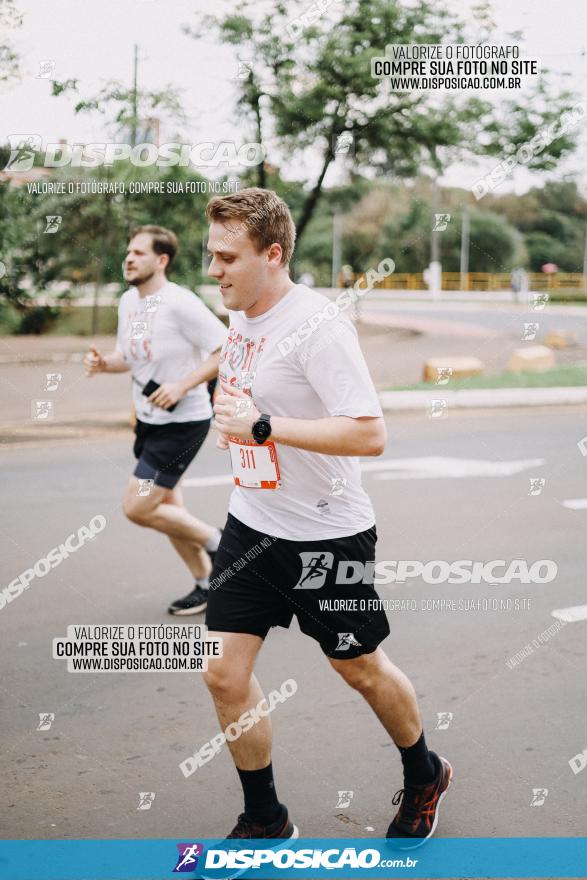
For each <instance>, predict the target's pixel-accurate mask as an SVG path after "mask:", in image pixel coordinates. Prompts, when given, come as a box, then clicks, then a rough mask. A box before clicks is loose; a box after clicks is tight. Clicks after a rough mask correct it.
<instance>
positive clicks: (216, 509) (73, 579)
mask: <svg viewBox="0 0 587 880" xmlns="http://www.w3.org/2000/svg"><path fill="white" fill-rule="evenodd" d="M388 428H389V435H390V441H389V444H388V448H387V450H386V453H385V455H384V456H383V459H379V460H370V461H369V462H367V464H368V465H370V466H372V465H374V463H375V461H377V463H378V464H379V465H380V469H379V470H373V469H371V470H367V471H366V472H365V476H364V480H365V485H366V487H367V489H368V491H369V492H370V494H371V496H372V499H373V502H374V506H375V509H376V513H377V518H378V532H379V544H378V559H379V560H385V559H387V560H420V561H423V562H426V561H429V560H446V561H449V562H450V561H453V560H457V559H471V560H481V561H488V560H492V559H505V560H510V559H526V560H528V561H529V562H532V561H534V560H539V559H550V560H554V561H555V562H556V565H557V566H558V575H557V577H556V579H555V580H554V581H552V582H551V583H547V584H519V583H517V582H513V583H512V584H511V585H509V586H505V585H501V586H491V585H489V584H480V585H473V584H467V585H460V586H458V585H449V584H446V583H444V584H435V585H433V584H428V585H427V584H425V583H423V582H422V581H421V579H416V580H412V581H409V580H408V581H407V582H406V583H405V584H401V585H387V586H382V587H380V588H379V593H380V596H381V597H382V598H385V599H405V600H415V602H416V605H417V610H414V611H408V610H405V611H402V610H396V611H390V612H389V616H390V624H391V635H390V637H389V638H388V639H387V641H386V642H385V644H384V647H385V649H386V650H387V652H388V654H389V655H390V656H391V657H392V659H393V660H394V661H395V662H396V663H397V664H398V665H399V666H400V667H401V668H403V669H404V670H405V672H406V673H407V674H408V675H409V676H410V677H411V679H412V680H413V682H414V685H415V687H416V689H417V692H418V695H419V699H420V703H421V708H422V713H423V717H424V723H425V729H426V731H427V738H428V741H429V743H430V745H431V746H432V747H433V748H435V749H437V750H438V751H440V752H441V753H442V754H444V755H446V756H447V757H448V758H449V759H450V760H451V762H452V763H453V765H454V770H455V778H454V785H453V786H452V787H451V791H450V793H449V796H448V797H447V798H446V800H445V801H444V807H443V813H442V816H441V820H440V824H439V829H438V834H439V835H441V836H446V837H461V836H466V837H476V836H506V837H507V836H512V837H520V836H539V835H545V836H567V835H568V836H580V835H583V834H584V833H585V825H584V816H585V810H586V807H587V797H586V785H587V772H581V773H578V774H574V773H573V771H572V769H571V768H570V766H569V761H570V759H571V758H572V757H573V756H574V755H576V754H577V753H579V752H581V751H582V750H583V749H585V748H586V747H587V726H586V719H585V706H586V705H587V676H586V675H585V671H586V668H587V667H586V657H585V654H586V638H585V636H586V629H585V628H586V626H587V623H573V624H568V625H566V626H565V627H563V628H562V629H561V630H560V632H557V633H556V634H554V635H553V636H552V638H550V640H548V641H547V642H546V643H545V644H541V645H539V647H537V648H536V649H535V650H534V651H533V653H531V654H530V656H527V657H526V658H525V659H523V660H522V662H520V663H519V664H518V665H516V666H514V667H513V668H508V666H507V665H506V661H507V660H508V659H509V658H511V657H512V656H514V655H515V654H516V653H517V652H519V651H521V650H522V649H523V648H524V646H525V645H526V644H528V643H531V642H532V640H533V639H538V636H539V635H540V634H541V633H543V632H544V631H545V630H546V629H547V628H548V627H549V626H551V625H552V624H553V623H554V619H553V618H552V617H551V611H552V610H553V609H555V608H560V607H564V606H570V605H580V604H585V602H586V587H585V564H584V559H585V549H584V548H585V525H586V522H587V511H585V510H572V509H569V508H567V507H565V506H564V504H563V502H564V501H566V500H568V499H576V498H580V497H587V457H583V456H582V455H581V454H580V452H579V450H578V447H577V442H578V440H580V439H581V437H583V436H584V435H585V433H587V427H586V423H585V411H584V410H581V409H569V410H563V409H556V410H552V409H551V410H548V411H539V410H525V411H519V412H507V413H499V414H496V413H495V412H491V413H479V412H466V413H459V414H458V415H456V414H450V415H449V417H448V418H447V419H445V420H428V419H427V418H426V417H423V416H422V417H420V416H416V415H414V416H403V417H394V418H393V419H389V420H388ZM448 459H450V461H448ZM464 460H466V461H467V462H468V465H467V466H465V464H464V463H463V462H464ZM382 462H385V463H382ZM0 466H1V468H2V472H3V485H4V504H3V506H2V511H1V513H0V517H1V520H2V523H1V529H2V545H1V547H2V560H3V563H4V565H3V570H4V577H3V581H4V583H5V584H7V583H8V582H9V581H11V580H12V579H13V578H14V577H16V576H17V575H18V574H19V573H20V572H22V571H24V570H25V569H27V568H28V567H30V566H31V565H33V564H34V563H35V561H36V560H38V559H40V558H42V557H44V556H45V555H46V553H47V551H48V550H49V549H50V548H52V547H55V546H56V545H58V544H59V543H61V542H63V541H64V539H65V538H66V537H67V536H68V535H69V534H71V533H72V532H74V531H77V530H78V529H79V528H80V526H82V525H87V524H88V522H89V521H90V520H91V519H92V518H93V517H94V516H96V515H98V514H101V515H103V516H104V517H105V518H106V527H105V528H104V530H103V531H102V532H101V533H100V534H99V535H97V536H96V538H95V539H94V540H93V541H91V542H88V543H87V544H85V545H84V546H83V547H82V548H81V549H80V550H78V551H77V552H76V553H74V554H72V555H71V556H70V557H69V558H68V559H67V560H65V561H63V562H62V563H61V565H59V566H58V567H56V568H54V569H52V570H51V571H50V572H49V574H47V575H46V576H45V577H43V578H35V579H34V580H33V581H32V583H31V586H30V589H29V590H28V591H26V592H25V593H23V594H22V595H20V596H18V597H17V598H16V599H14V601H12V602H11V603H10V604H9V605H7V606H6V607H4V608H3V609H2V610H0V624H1V625H2V629H3V638H2V647H1V654H2V671H3V672H2V679H1V682H0V694H1V698H2V703H3V710H2V715H3V741H2V744H3V750H2V751H3V756H2V802H3V803H2V808H1V811H0V812H1V814H2V822H1V826H2V830H1V835H2V836H3V837H5V838H61V839H70V838H86V837H88V838H102V837H103V838H149V837H157V838H164V837H171V838H176V839H178V840H179V839H186V840H188V839H192V838H194V839H199V838H205V837H214V836H217V835H222V834H224V833H225V832H227V831H228V830H229V829H230V827H232V824H233V822H234V820H235V817H236V814H237V813H238V812H239V811H240V809H241V801H240V791H239V786H238V783H237V780H236V778H235V774H234V771H233V768H232V765H231V762H230V759H229V755H228V753H227V750H226V748H223V749H222V751H221V753H220V754H219V755H218V756H216V757H215V758H214V759H213V760H212V761H210V762H209V763H208V764H206V765H205V766H204V767H202V768H200V769H199V770H197V772H196V773H195V774H193V775H192V776H191V777H190V778H189V779H185V778H184V776H183V775H182V774H181V772H180V770H179V766H178V765H179V762H180V761H182V760H183V759H184V758H185V757H187V756H188V755H191V754H192V753H193V752H195V751H196V750H197V749H198V748H199V747H200V746H201V745H203V744H204V743H205V742H206V741H207V740H209V739H210V738H211V737H212V736H214V735H215V733H216V732H217V722H216V718H215V715H214V712H213V710H212V706H211V703H210V700H209V698H208V695H207V692H206V690H205V687H204V684H203V682H202V681H201V680H200V678H199V676H198V675H194V674H192V673H188V672H174V673H171V672H170V673H166V672H150V673H135V674H124V673H110V674H72V673H68V672H67V671H66V667H65V662H64V661H62V660H53V659H52V657H51V646H52V639H53V638H55V637H58V636H63V635H65V631H66V627H67V626H68V625H69V624H111V625H116V624H123V623H126V624H129V623H134V624H140V623H143V624H159V623H168V622H169V621H170V620H171V618H169V617H168V616H167V615H166V613H165V608H166V605H167V603H168V602H169V600H171V599H173V598H176V597H177V596H179V595H182V594H183V593H184V592H187V590H188V589H189V579H188V578H187V577H186V575H185V572H184V571H183V569H182V565H181V563H180V562H179V560H178V559H177V558H176V557H175V556H174V554H173V552H172V550H171V548H170V546H169V545H168V544H167V542H166V540H165V539H164V538H163V537H161V536H159V535H156V534H154V533H151V532H149V531H147V530H141V529H140V528H138V527H136V526H133V525H132V524H131V523H129V522H127V521H126V520H125V518H124V516H123V515H122V512H121V509H120V495H121V490H122V487H123V486H124V484H125V482H126V478H127V474H128V473H129V470H130V467H131V452H130V434H129V436H128V437H122V438H121V437H104V438H102V439H99V440H88V441H85V442H84V443H83V444H82V443H79V442H78V443H68V442H63V443H60V444H57V445H48V444H45V445H42V444H40V445H35V446H34V447H30V448H25V447H23V448H15V449H12V450H10V449H3V450H2V451H1V452H0ZM449 470H450V473H451V474H452V476H451V477H446V476H443V474H446V473H448V471H449ZM467 473H468V475H467ZM224 474H226V460H225V457H224V455H223V454H222V453H221V452H219V451H218V450H216V449H215V448H214V447H213V445H212V443H211V442H210V440H209V441H208V442H207V443H206V445H205V447H204V449H203V450H202V453H201V454H200V456H199V458H198V460H197V462H196V463H195V464H194V465H192V467H191V468H190V471H189V472H188V475H187V479H189V480H190V481H191V485H188V487H187V488H186V497H187V499H188V503H189V506H190V508H191V509H192V510H193V511H194V513H200V514H202V515H205V517H206V518H207V519H209V520H210V521H212V522H215V523H218V524H221V523H222V522H223V520H224V517H225V512H226V507H227V501H228V496H229V491H230V487H229V485H227V484H226V483H223V482H222V481H221V480H220V479H219V480H216V481H214V480H213V479H211V478H213V477H214V476H219V477H221V476H222V475H224ZM531 478H532V479H536V478H544V479H545V484H544V488H543V490H542V492H541V494H539V495H530V494H529V491H530V479H531ZM433 599H447V600H448V599H454V600H455V601H456V602H457V603H458V601H459V600H463V602H464V603H465V605H466V603H467V602H469V603H470V602H471V600H475V602H476V601H477V600H483V599H487V600H488V601H489V605H490V606H491V600H492V599H498V605H499V604H500V600H504V602H503V610H495V611H494V610H491V607H490V609H489V610H483V606H482V605H481V607H480V608H477V607H476V606H475V605H469V607H470V610H460V611H459V610H456V611H455V610H445V611H439V610H436V611H429V610H424V609H425V608H426V607H427V606H426V603H427V602H428V601H429V600H433ZM508 599H509V600H511V602H510V607H509V608H508V607H507V606H508V602H507V601H505V600H508ZM516 599H517V600H518V604H519V605H521V606H522V607H521V608H520V610H515V608H514V606H515V600H516ZM521 600H529V601H528V602H521ZM528 605H529V607H527V606H528ZM189 620H190V622H193V621H194V618H190V619H189ZM258 675H259V678H260V680H261V682H262V684H263V686H264V687H265V688H266V690H267V691H268V690H271V689H278V688H279V687H280V686H281V684H282V683H283V682H284V681H285V680H286V679H289V678H293V679H295V681H296V682H297V685H298V690H297V693H296V694H295V695H294V696H293V697H292V698H290V699H289V700H287V701H286V702H285V703H283V704H282V705H279V706H278V707H277V708H276V709H275V711H274V713H273V716H272V717H273V724H274V732H275V752H274V766H275V772H276V781H277V788H278V793H279V795H280V797H281V799H282V800H283V801H284V802H286V803H287V804H288V806H289V808H290V812H291V814H292V816H293V817H294V820H295V822H296V824H298V826H299V828H300V833H301V835H303V836H325V837H339V836H342V837H360V836H364V837H377V836H382V835H383V834H384V833H385V829H386V828H387V824H388V822H389V820H390V818H391V817H392V815H393V813H394V811H395V808H394V807H392V805H391V799H392V796H393V794H394V792H395V791H396V790H397V789H398V788H400V786H401V768H400V761H399V756H398V753H397V751H396V749H395V748H394V746H393V745H392V744H391V743H390V741H389V739H388V737H387V736H386V734H385V733H384V731H383V730H382V728H380V726H379V724H378V722H377V721H376V719H375V718H374V717H373V716H372V715H371V712H370V710H369V709H368V707H367V706H366V704H364V703H363V702H362V700H361V698H360V697H359V696H358V695H357V694H356V693H354V692H352V691H351V690H349V689H348V688H347V687H346V686H345V685H344V683H343V682H342V681H341V680H339V679H338V678H337V676H336V674H335V673H334V672H333V671H332V670H331V669H330V667H329V666H328V664H327V662H326V661H325V660H324V659H323V657H322V654H321V652H320V650H319V648H318V647H317V646H316V645H315V644H314V643H313V642H311V641H310V640H309V639H307V638H306V637H305V636H303V635H302V634H301V633H300V632H299V630H298V629H297V625H295V624H294V625H292V628H291V629H290V630H282V629H279V630H274V631H273V632H272V633H271V634H270V636H269V638H268V640H267V643H266V645H265V647H264V650H263V652H262V654H261V658H260V661H259V665H258ZM39 713H53V714H54V716H55V717H54V720H53V721H52V724H51V727H50V729H48V730H45V731H42V730H41V731H39V730H37V727H38V725H39ZM439 713H452V719H451V720H450V722H449V725H448V727H446V728H445V729H435V728H436V726H437V722H438V714H439ZM533 789H548V794H547V796H546V798H545V800H544V803H543V804H542V805H541V806H538V805H535V806H531V801H532V798H533ZM340 791H351V792H353V796H352V798H351V799H350V804H349V806H348V807H345V808H341V807H337V803H338V798H339V794H338V793H339V792H340ZM139 792H154V793H155V799H154V801H153V802H152V805H151V807H150V809H143V810H139V809H137V807H138V804H139ZM194 836H195V837H194Z"/></svg>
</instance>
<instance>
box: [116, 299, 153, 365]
mask: <svg viewBox="0 0 587 880" xmlns="http://www.w3.org/2000/svg"><path fill="white" fill-rule="evenodd" d="M149 305H150V304H149V298H148V297H147V301H145V302H141V303H140V305H139V306H138V308H135V309H130V310H129V312H128V315H127V319H126V326H125V327H123V330H122V332H123V334H124V336H125V337H126V338H127V339H128V340H129V351H128V353H129V356H130V358H131V360H133V361H152V360H153V350H152V339H153V321H154V317H155V311H156V309H152V308H150V307H149Z"/></svg>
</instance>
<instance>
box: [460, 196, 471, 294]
mask: <svg viewBox="0 0 587 880" xmlns="http://www.w3.org/2000/svg"><path fill="white" fill-rule="evenodd" d="M460 288H461V290H468V289H469V211H468V209H467V208H464V209H463V220H462V225H461V283H460Z"/></svg>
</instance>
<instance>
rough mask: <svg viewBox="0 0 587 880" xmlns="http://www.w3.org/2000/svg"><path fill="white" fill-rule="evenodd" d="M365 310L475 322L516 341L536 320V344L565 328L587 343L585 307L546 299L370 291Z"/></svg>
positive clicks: (472, 323) (457, 321)
mask: <svg viewBox="0 0 587 880" xmlns="http://www.w3.org/2000/svg"><path fill="white" fill-rule="evenodd" d="M364 308H365V310H366V311H376V312H382V313H385V314H397V315H401V316H402V317H406V318H407V317H413V318H415V319H417V320H425V319H431V320H434V321H446V322H448V323H463V324H466V325H469V326H471V325H477V326H481V327H483V328H485V329H486V330H488V331H493V332H494V333H495V334H499V335H502V334H503V335H504V336H508V337H511V338H513V339H515V340H517V341H518V342H519V341H520V337H521V335H522V332H523V330H524V324H525V323H537V324H538V325H539V326H538V329H537V331H536V343H537V344H540V343H541V342H542V340H543V339H544V337H545V336H546V334H547V333H548V332H549V331H550V330H569V331H571V332H574V333H576V334H577V341H578V343H579V345H581V346H585V345H587V309H586V308H585V307H584V306H581V305H562V304H560V303H546V304H545V306H544V307H543V308H538V309H536V308H533V307H529V306H528V305H526V304H523V305H522V304H506V303H498V302H487V303H479V302H469V303H467V302H463V303H460V302H459V303H455V302H439V303H431V302H415V301H414V302H409V301H406V300H398V299H395V298H394V299H389V298H387V299H386V298H385V294H384V293H371V294H369V295H368V296H367V297H366V298H365V300H364Z"/></svg>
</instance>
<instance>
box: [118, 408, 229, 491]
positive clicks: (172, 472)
mask: <svg viewBox="0 0 587 880" xmlns="http://www.w3.org/2000/svg"><path fill="white" fill-rule="evenodd" d="M210 422H211V419H203V420H202V421H200V422H170V423H169V424H167V425H150V424H148V423H147V422H141V421H140V419H137V423H136V425H135V435H136V437H135V444H134V447H133V452H134V454H135V458H138V462H137V466H136V468H135V470H134V475H135V477H139V479H141V480H154V482H155V484H156V485H157V486H164V487H165V488H166V489H173V487H174V486H175V485H176V483H177V482H178V481H179V480H180V478H181V477H183V475H184V473H185V471H186V469H187V467H188V465H189V464H191V462H192V460H193V459H194V458H195V456H196V453H197V452H198V450H199V448H200V446H201V445H202V443H203V442H204V440H205V439H206V435H207V433H208V431H209V430H210Z"/></svg>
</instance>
